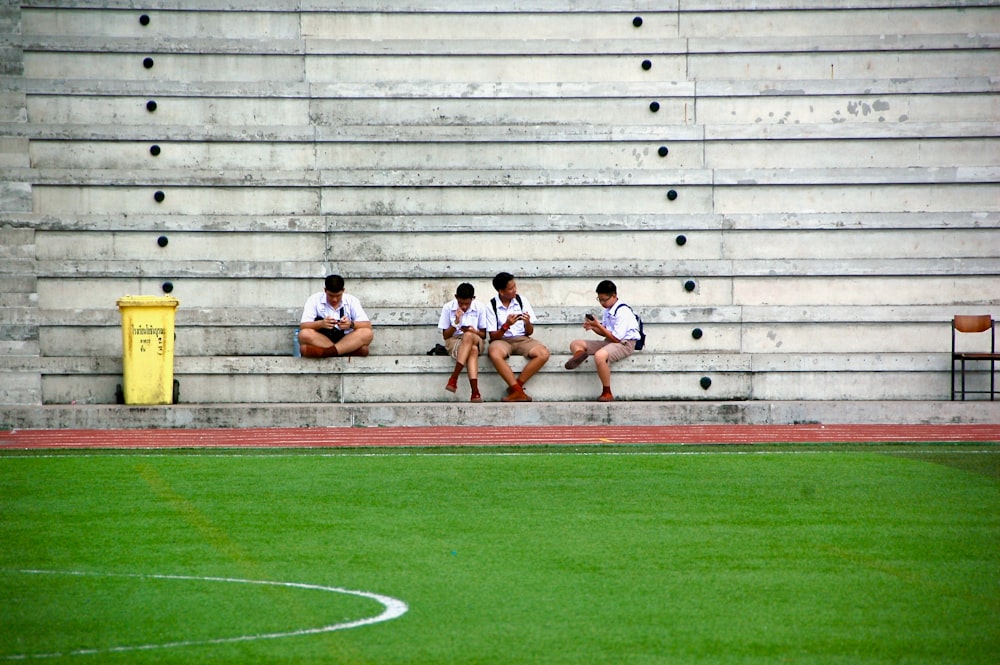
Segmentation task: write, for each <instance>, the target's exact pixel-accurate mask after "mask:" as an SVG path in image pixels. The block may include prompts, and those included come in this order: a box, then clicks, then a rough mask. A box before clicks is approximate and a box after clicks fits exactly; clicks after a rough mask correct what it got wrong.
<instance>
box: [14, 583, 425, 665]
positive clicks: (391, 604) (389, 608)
mask: <svg viewBox="0 0 1000 665" xmlns="http://www.w3.org/2000/svg"><path fill="white" fill-rule="evenodd" d="M0 572H3V571H0ZM9 572H12V573H14V574H23V575H75V576H93V577H128V578H134V579H154V580H179V581H196V582H228V583H235V584H261V585H268V586H283V587H291V588H295V589H310V590H314V591H326V592H329V593H341V594H347V595H351V596H359V597H361V598H370V599H371V600H374V601H376V602H378V603H380V604H381V605H382V606H383V607H384V608H385V609H384V610H383V611H382V612H381V613H380V614H378V615H377V616H373V617H368V618H365V619H357V620H354V621H346V622H342V623H334V624H330V625H328V626H319V627H316V628H302V629H299V630H293V631H288V632H279V633H259V634H256V635H238V636H236V637H217V638H213V639H208V640H181V641H175V642H164V643H162V644H135V645H127V646H116V647H108V648H105V649H77V650H74V651H67V652H65V653H44V654H13V655H5V656H0V659H2V660H28V659H37V658H60V657H64V656H85V655H92V654H97V653H121V652H125V651H149V650H152V649H170V648H176V647H188V646H203V645H210V644H229V643H233V642H251V641H255V640H273V639H277V638H281V637H298V636H302V635H316V634H318V633H330V632H333V631H335V630H347V629H348V628H358V627H361V626H368V625H371V624H374V623H381V622H383V621H391V620H393V619H396V618H399V617H401V616H402V615H404V614H406V612H407V610H409V607H408V606H407V604H406V603H404V602H403V601H401V600H397V599H396V598H391V597H389V596H383V595H381V594H377V593H371V592H368V591H355V590H352V589H342V588H340V587H330V586H322V585H319V584H304V583H300V582H273V581H268V580H244V579H236V578H231V577H198V576H194V575H154V574H141V573H95V572H85V571H60V570H17V571H9Z"/></svg>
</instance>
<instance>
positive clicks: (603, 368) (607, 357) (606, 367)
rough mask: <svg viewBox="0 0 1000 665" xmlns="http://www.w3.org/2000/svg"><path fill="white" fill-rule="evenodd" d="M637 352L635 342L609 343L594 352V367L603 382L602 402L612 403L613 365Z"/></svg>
mask: <svg viewBox="0 0 1000 665" xmlns="http://www.w3.org/2000/svg"><path fill="white" fill-rule="evenodd" d="M633 351H635V343H634V342H631V341H629V342H625V343H624V344H623V343H621V342H607V341H605V342H604V343H603V344H602V346H601V348H599V349H597V350H596V351H595V352H594V365H595V366H596V367H597V376H598V378H600V380H601V386H602V391H601V397H600V398H599V399H600V400H601V401H611V400H613V399H614V397H612V395H611V363H613V362H616V361H618V360H621V359H622V358H628V357H629V356H630V355H632V352H633Z"/></svg>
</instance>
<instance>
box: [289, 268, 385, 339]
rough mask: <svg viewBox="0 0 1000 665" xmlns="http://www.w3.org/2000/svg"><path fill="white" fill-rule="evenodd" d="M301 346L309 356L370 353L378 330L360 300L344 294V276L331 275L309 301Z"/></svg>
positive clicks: (300, 337) (303, 310) (307, 301)
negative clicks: (373, 327)
mask: <svg viewBox="0 0 1000 665" xmlns="http://www.w3.org/2000/svg"><path fill="white" fill-rule="evenodd" d="M300 320H301V323H299V349H300V350H301V351H302V355H303V356H306V357H309V358H330V357H332V356H367V355H368V345H369V344H371V343H372V339H373V338H374V337H375V333H374V331H373V330H372V323H371V320H370V319H369V318H368V315H367V314H365V310H364V308H363V307H362V306H361V301H360V300H358V299H357V298H355V297H354V296H352V295H349V294H347V293H344V278H343V277H341V276H340V275H329V276H327V278H326V280H325V282H324V283H323V290H322V291H320V292H318V293H314V294H312V295H311V296H309V299H308V300H306V304H305V307H304V308H303V309H302V317H301V319H300Z"/></svg>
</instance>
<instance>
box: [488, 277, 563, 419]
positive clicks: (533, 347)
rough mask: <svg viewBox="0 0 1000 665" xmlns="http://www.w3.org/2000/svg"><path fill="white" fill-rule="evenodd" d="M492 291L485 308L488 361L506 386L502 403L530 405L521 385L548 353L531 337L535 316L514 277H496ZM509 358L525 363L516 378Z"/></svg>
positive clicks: (544, 359)
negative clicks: (519, 290) (488, 344)
mask: <svg viewBox="0 0 1000 665" xmlns="http://www.w3.org/2000/svg"><path fill="white" fill-rule="evenodd" d="M493 288H494V289H496V290H497V295H496V297H495V298H491V299H490V306H489V307H487V308H486V330H488V331H489V336H490V348H489V356H490V361H491V362H492V363H493V366H494V367H496V370H497V374H499V375H500V378H502V379H503V380H504V382H505V383H506V384H507V386H508V388H507V394H506V395H504V396H503V397H502V398H501V401H503V402H530V401H531V397H529V396H528V394H527V393H526V392H524V384H525V383H527V382H528V379H530V378H531V377H532V376H534V375H535V372H537V371H538V370H540V369H541V368H542V366H543V365H545V363H546V362H548V360H549V355H550V353H549V349H548V347H547V346H545V345H544V344H542V343H541V342H539V341H538V340H536V339H534V338H533V337H532V336H531V335H532V333H534V331H535V320H536V319H535V312H534V310H532V309H531V304H530V303H529V302H528V300H527V299H526V298H524V297H522V296H521V295H520V294H518V292H517V281H515V279H514V275H512V274H510V273H509V272H501V273H499V274H498V275H497V276H496V277H494V278H493ZM512 354H513V355H517V356H524V357H525V358H527V359H528V362H527V364H526V365H525V366H524V369H522V370H521V373H520V374H519V375H518V376H517V377H515V376H514V371H513V370H512V369H511V368H510V365H509V364H508V363H507V359H508V358H510V356H511V355H512Z"/></svg>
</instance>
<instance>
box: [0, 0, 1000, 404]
mask: <svg viewBox="0 0 1000 665" xmlns="http://www.w3.org/2000/svg"><path fill="white" fill-rule="evenodd" d="M329 4H330V3H321V2H313V1H310V0H286V1H284V2H282V1H275V2H253V1H250V2H246V3H240V7H241V8H240V9H239V10H233V9H232V6H233V4H232V3H230V2H223V1H221V0H186V1H185V2H176V1H171V0H159V1H156V0H154V1H152V2H150V3H149V5H148V7H147V8H145V9H135V8H133V7H132V3H131V2H129V1H127V0H79V1H76V2H67V1H58V2H57V1H54V0H27V1H25V2H10V1H7V2H4V3H0V26H2V28H3V34H6V35H8V36H9V38H8V40H7V42H6V44H5V45H4V46H3V49H2V50H3V54H4V60H3V62H4V65H3V70H2V72H0V74H2V78H0V82H2V88H0V172H2V174H3V175H2V176H0V266H2V267H0V317H2V318H0V350H2V356H0V384H2V387H0V404H4V403H5V404H40V403H44V404H69V403H80V404H88V403H89V404H99V403H113V402H114V401H115V389H116V386H117V385H118V384H120V383H121V381H122V377H121V373H122V360H121V346H122V343H121V333H120V317H119V313H118V311H117V309H116V307H115V302H116V300H117V299H118V298H119V297H121V296H123V295H127V294H129V295H137V294H147V295H159V294H162V293H163V288H164V284H166V283H168V282H169V283H170V284H171V285H172V287H173V290H172V293H171V295H174V296H176V297H177V298H178V299H179V300H180V302H181V306H180V308H179V309H178V311H177V325H178V328H177V340H176V342H177V347H176V348H177V351H176V353H177V357H176V361H175V368H176V374H177V378H178V380H179V381H180V384H181V400H182V401H184V402H192V403H197V402H213V403H217V402H232V403H241V402H272V403H277V402H329V401H336V402H413V401H456V400H457V401H462V400H463V399H467V397H468V396H467V394H464V393H463V392H462V391H461V390H460V391H459V394H458V396H455V395H452V394H450V393H447V392H445V391H444V390H443V385H444V382H445V380H446V378H447V374H448V372H449V371H450V368H451V363H450V361H449V359H447V358H440V357H433V356H427V355H426V352H427V350H428V349H429V348H430V347H432V346H434V344H435V343H437V342H439V341H440V334H439V333H438V331H437V329H436V323H437V317H438V313H439V311H440V307H441V305H442V304H443V303H444V302H445V301H446V300H447V299H449V298H450V297H451V294H452V293H453V292H454V289H455V286H456V285H457V284H458V283H459V282H462V281H471V282H472V283H473V284H474V285H475V286H476V288H477V294H478V296H479V298H480V299H481V300H486V299H488V298H489V297H490V296H492V295H495V294H494V293H493V292H492V289H491V286H490V279H491V278H492V276H493V275H494V274H496V273H497V272H499V271H501V270H507V271H510V272H512V273H514V274H515V275H516V276H517V278H518V281H519V287H520V291H521V292H522V293H523V294H524V295H525V296H527V297H528V298H529V299H530V300H531V302H532V304H533V305H534V307H535V308H536V310H537V312H538V314H539V315H540V319H541V320H540V323H539V325H538V327H537V329H536V336H537V337H538V338H539V339H541V340H542V341H543V342H545V343H546V344H548V345H549V346H550V348H551V349H552V350H553V352H554V356H553V358H552V360H551V361H550V362H549V364H548V365H547V366H546V368H545V369H544V370H543V372H542V373H541V374H540V375H539V376H538V377H537V378H536V379H535V380H533V381H532V383H531V386H530V392H531V393H532V395H533V396H534V397H535V399H536V400H539V401H545V400H558V401H576V400H591V399H593V398H595V397H596V396H597V394H598V393H599V392H600V391H599V383H598V381H597V379H596V377H595V376H594V373H593V371H592V366H590V365H585V366H584V368H582V369H581V370H577V371H576V372H574V373H570V372H566V371H565V370H563V369H562V363H563V362H564V360H565V357H566V355H567V354H568V346H569V342H570V340H571V339H573V338H574V337H577V336H580V334H581V330H580V327H579V322H580V321H581V320H582V317H583V314H584V313H585V312H587V311H595V310H597V304H596V302H595V300H594V287H595V285H596V284H597V282H598V281H600V280H601V279H604V278H610V279H613V280H614V281H615V282H616V283H617V284H618V286H619V291H620V294H621V296H622V298H623V299H624V300H626V301H627V302H629V303H630V304H631V305H632V306H633V307H634V308H635V309H636V310H637V311H639V312H640V313H641V315H642V317H643V319H644V322H645V324H646V331H647V335H648V338H649V342H648V346H647V348H646V350H644V351H643V352H641V353H638V354H636V355H635V356H633V357H632V358H629V359H628V360H626V361H624V362H622V363H621V364H620V365H618V366H616V367H615V371H614V389H615V393H616V395H617V396H618V397H619V399H626V400H702V399H710V400H884V399H890V400H941V399H948V397H949V395H950V387H949V381H950V374H949V373H950V354H949V351H950V339H951V332H950V320H951V317H952V316H953V315H955V314H959V313H970V314H972V313H976V314H978V313H991V314H992V315H993V316H994V317H1000V297H998V294H1000V278H998V275H1000V187H998V184H997V183H998V180H1000V95H998V89H1000V81H998V79H997V78H996V72H998V71H1000V48H998V46H1000V8H998V7H995V6H990V5H991V4H993V3H991V2H985V1H984V2H974V1H959V2H954V1H953V2H933V1H924V2H918V1H913V2H909V1H893V2H886V3H881V4H879V3H875V4H879V8H871V5H873V3H870V2H860V1H857V2H856V1H852V0H840V1H836V2H833V1H831V2H827V3H825V5H824V6H825V8H823V9H819V8H816V7H815V5H816V4H817V3H804V2H800V1H796V0H770V1H760V0H757V1H754V2H749V1H747V2H741V1H736V2H733V1H728V2H721V1H718V2H713V1H702V2H698V3H694V2H687V1H684V0H666V1H665V2H656V3H652V2H619V1H615V0H575V1H573V2H567V1H565V0H531V1H520V0H514V1H512V2H510V3H508V4H509V5H510V6H509V7H506V8H504V9H503V10H499V9H497V5H496V3H492V2H483V1H475V0H465V1H463V2H447V3H446V2H437V1H434V0H403V1H401V2H371V1H366V2H351V1H350V0H347V1H345V2H341V3H337V4H338V8H337V9H336V10H331V9H329V8H328V7H327V5H329ZM140 17H146V18H147V19H148V22H147V21H145V20H144V21H142V22H141V21H140ZM639 19H641V24H640V25H637V24H638V23H640V21H639ZM151 102H153V103H155V108H154V106H153V105H152V104H151ZM157 193H161V194H162V200H158V198H161V197H157V196H156V194H157ZM161 238H163V239H164V240H165V242H166V244H165V245H164V246H161V241H160V239H161ZM331 272H339V273H341V274H343V275H344V276H345V277H346V278H347V282H348V292H350V293H353V294H355V295H358V296H359V297H361V299H362V301H363V302H364V304H365V306H366V309H368V311H369V313H370V314H371V315H372V318H373V321H374V325H375V329H376V336H375V341H374V343H373V345H372V356H371V357H369V358H367V359H357V358H355V359H351V360H348V359H330V360H324V361H313V360H308V359H300V358H293V357H291V355H290V354H291V349H292V331H293V330H294V328H295V323H296V322H297V320H298V315H299V313H300V311H301V307H302V303H303V301H304V300H305V298H306V297H307V296H308V295H309V294H311V293H313V292H315V291H317V290H319V289H320V288H321V286H322V277H323V276H325V275H326V274H328V273H331ZM519 363H520V361H519V360H518V359H514V360H513V361H512V364H514V365H515V366H518V365H519ZM480 367H481V368H482V370H483V377H482V384H483V389H484V390H483V392H484V396H485V397H486V399H487V400H495V399H498V398H499V396H500V394H501V392H502V388H503V385H502V383H501V381H500V379H499V377H497V376H496V374H495V373H494V372H493V370H492V367H490V363H489V361H488V360H487V359H486V358H485V357H483V358H482V359H481V361H480ZM705 377H707V378H709V379H710V380H711V384H710V386H709V387H708V388H704V387H703V386H702V379H703V378H705ZM463 381H464V379H463ZM970 381H971V384H970V387H972V388H973V389H976V390H982V389H983V388H984V387H985V386H986V385H988V374H987V373H986V372H985V371H982V369H981V368H977V370H976V371H975V372H974V373H973V374H972V376H971V378H970Z"/></svg>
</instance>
